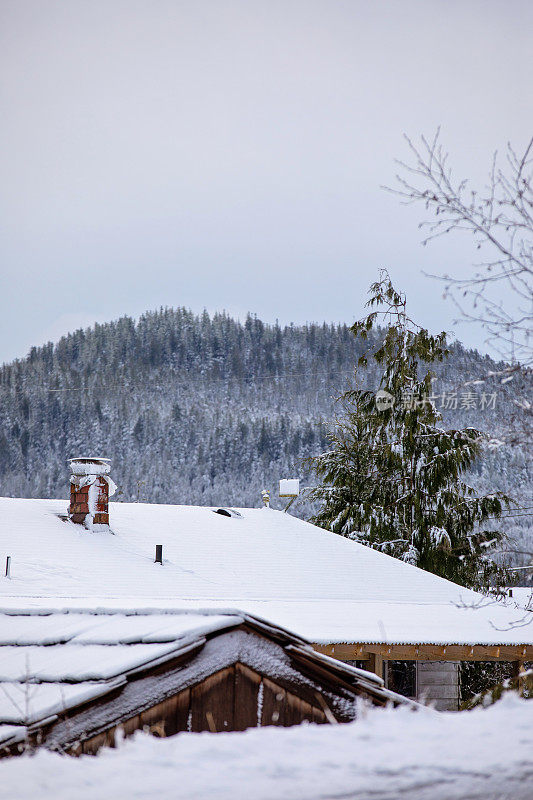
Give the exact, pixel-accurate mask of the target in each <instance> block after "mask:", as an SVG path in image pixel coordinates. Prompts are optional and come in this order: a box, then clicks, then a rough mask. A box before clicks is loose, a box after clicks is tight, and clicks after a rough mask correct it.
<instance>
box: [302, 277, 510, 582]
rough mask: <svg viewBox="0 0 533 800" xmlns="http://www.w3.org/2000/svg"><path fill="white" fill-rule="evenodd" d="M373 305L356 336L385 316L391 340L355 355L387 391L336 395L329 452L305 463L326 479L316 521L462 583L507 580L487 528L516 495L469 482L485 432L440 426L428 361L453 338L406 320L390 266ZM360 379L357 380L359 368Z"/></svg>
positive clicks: (496, 535)
mask: <svg viewBox="0 0 533 800" xmlns="http://www.w3.org/2000/svg"><path fill="white" fill-rule="evenodd" d="M367 306H368V307H370V308H372V309H374V310H372V311H371V312H370V313H369V314H368V315H367V316H366V317H365V318H364V319H363V320H361V321H359V322H357V323H355V325H353V327H352V332H353V333H354V335H355V336H356V337H359V338H360V339H362V340H368V338H369V332H370V331H372V330H373V329H374V328H375V327H376V325H377V321H378V320H379V319H380V318H381V317H384V322H385V325H386V328H385V336H384V337H383V338H382V339H381V340H380V341H379V342H378V344H377V345H374V346H373V348H372V349H371V351H369V352H367V353H364V354H363V355H361V356H360V358H359V359H358V368H361V369H363V370H366V367H367V364H368V360H369V358H370V359H371V360H373V361H374V362H375V364H377V366H378V368H379V370H380V372H381V380H380V387H379V391H378V393H377V394H374V393H373V392H370V391H368V390H363V389H359V388H356V389H352V390H350V391H348V392H346V393H345V394H344V395H342V397H341V398H339V399H340V402H341V409H342V410H341V413H340V414H339V417H338V418H337V420H336V422H335V423H334V425H333V426H332V428H331V430H330V445H331V446H330V449H329V450H328V452H326V453H324V454H322V455H319V456H318V457H315V458H311V459H309V460H308V463H309V464H310V465H312V466H313V467H314V469H315V471H316V473H317V475H318V477H319V480H320V485H319V486H318V487H317V488H315V489H313V490H312V491H311V497H312V498H313V499H314V500H318V501H319V502H320V503H321V507H320V509H319V511H318V513H317V514H316V515H315V516H314V518H313V522H315V523H316V524H318V525H321V526H322V527H324V528H327V529H329V530H332V531H334V532H335V533H339V534H341V535H343V536H347V537H349V538H352V539H355V540H357V541H359V542H361V543H363V544H366V545H369V546H370V547H373V548H376V549H378V550H381V551H383V552H385V553H388V554H390V555H393V556H395V557H397V558H401V559H403V560H404V561H407V562H408V563H411V564H415V565H416V566H419V567H421V568H422V569H426V570H428V571H430V572H434V573H436V574H437V575H441V576H442V577H446V578H449V579H450V580H454V581H456V582H458V583H461V584H463V585H465V586H473V587H477V588H481V587H483V586H487V585H488V583H489V582H490V581H494V580H495V579H496V580H497V579H498V578H501V577H503V574H500V575H498V573H499V572H500V573H501V571H500V570H499V569H498V567H497V566H496V565H495V563H494V561H492V560H491V558H490V553H491V550H493V549H494V546H495V545H497V544H498V543H500V542H501V540H502V534H501V533H500V532H499V531H497V530H496V531H495V530H484V529H483V530H482V529H481V528H480V526H483V523H486V522H489V520H491V519H492V518H494V517H499V516H500V515H501V512H502V507H503V506H504V505H506V504H508V503H509V502H510V501H509V498H508V497H507V496H505V495H504V494H502V493H500V492H494V493H492V494H488V495H485V496H478V495H477V494H476V492H475V491H474V489H472V488H471V487H470V486H469V485H468V484H467V483H466V482H465V481H464V480H463V475H464V473H465V471H466V470H468V469H469V468H471V466H472V464H473V462H474V461H475V459H476V458H478V457H479V455H480V451H481V444H482V440H483V434H481V433H480V431H478V430H477V429H475V428H465V429H464V430H444V429H443V428H441V427H439V425H438V423H439V421H440V419H439V414H438V412H437V410H436V408H435V405H434V403H433V401H432V400H431V381H432V372H431V371H429V369H427V366H428V365H431V364H433V363H435V362H439V361H443V360H444V359H445V358H446V357H447V355H448V350H447V347H446V334H445V333H440V334H439V335H438V336H431V335H430V334H429V333H428V331H427V330H425V329H424V328H421V327H419V326H418V325H416V324H415V323H414V322H413V321H412V320H411V319H409V317H408V316H407V314H406V300H405V296H404V295H403V294H401V293H399V292H397V291H396V290H395V289H394V287H393V285H392V283H391V280H390V278H389V276H388V274H387V273H386V272H385V271H383V272H382V273H381V275H380V280H379V281H377V282H376V283H374V284H372V286H371V288H370V300H369V301H368V303H367ZM372 341H375V339H372ZM355 378H356V384H355V385H356V386H358V372H357V368H356V373H355Z"/></svg>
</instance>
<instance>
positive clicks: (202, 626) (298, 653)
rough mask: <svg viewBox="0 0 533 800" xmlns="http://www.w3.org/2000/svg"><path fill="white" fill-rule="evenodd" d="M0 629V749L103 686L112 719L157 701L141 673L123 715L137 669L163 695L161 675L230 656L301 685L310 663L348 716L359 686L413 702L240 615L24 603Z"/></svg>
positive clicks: (181, 681) (5, 616) (181, 676)
mask: <svg viewBox="0 0 533 800" xmlns="http://www.w3.org/2000/svg"><path fill="white" fill-rule="evenodd" d="M0 631H1V639H0V748H3V747H8V746H11V745H13V744H16V743H17V742H19V741H21V740H22V738H24V737H25V736H26V735H28V733H31V731H34V732H35V730H37V728H39V727H43V726H45V727H46V726H49V725H51V724H54V723H55V722H57V720H58V718H59V717H58V715H60V716H61V715H63V714H64V713H66V712H67V711H72V710H73V709H78V710H79V709H80V707H81V706H84V707H85V708H86V707H87V704H90V703H91V702H92V701H95V700H97V699H98V700H101V699H102V698H105V696H106V695H110V693H112V692H113V693H114V694H113V698H111V700H110V702H111V705H112V709H113V713H114V714H115V713H116V715H117V719H118V718H119V717H120V714H121V709H122V711H123V712H124V715H125V718H130V717H131V716H134V715H135V713H137V712H138V711H139V710H140V709H141V707H142V708H145V707H146V705H147V703H148V705H150V704H151V705H156V704H157V697H156V696H154V695H155V694H156V692H155V690H154V686H153V685H152V684H151V686H152V688H151V690H150V691H149V693H148V695H147V696H145V694H146V693H145V692H144V690H143V688H142V687H143V684H142V681H141V682H140V683H139V684H137V692H136V695H135V698H134V705H133V707H132V708H129V712H130V713H129V716H128V708H127V707H126V706H127V700H126V699H124V697H123V698H122V699H120V697H119V696H118V695H117V692H119V691H121V690H122V689H123V688H124V687H125V686H126V684H130V686H133V685H134V683H135V680H136V677H137V678H138V677H139V676H146V675H150V674H152V675H156V683H157V685H158V687H159V690H160V691H161V692H162V693H163V695H164V696H166V695H168V692H166V684H165V681H167V678H168V677H169V676H170V677H171V678H172V680H173V681H174V684H175V685H174V686H173V690H174V694H175V693H176V692H177V691H181V690H182V689H183V688H186V687H188V686H192V685H195V684H196V683H198V682H199V681H201V680H202V679H204V678H205V677H207V676H209V675H210V674H213V673H216V672H218V671H219V670H220V669H222V668H225V667H227V666H228V665H231V664H234V663H236V662H242V663H245V664H248V665H249V666H251V667H254V668H258V669H259V670H260V672H261V673H262V674H266V675H267V676H268V677H270V678H274V679H278V678H279V679H283V678H291V677H293V676H294V674H297V675H298V679H299V680H300V681H301V682H302V683H303V684H305V685H308V686H311V687H314V688H315V689H316V688H317V685H316V684H315V683H313V675H312V670H313V668H318V671H317V675H321V674H322V675H324V674H325V675H326V678H327V679H328V681H329V682H328V681H326V682H327V683H328V686H330V688H331V686H333V691H334V693H335V682H336V681H337V682H338V687H337V688H338V694H339V696H338V697H337V696H336V695H335V697H336V699H335V697H333V698H332V699H333V701H334V702H333V705H332V706H331V707H332V708H335V707H336V706H335V703H336V704H337V705H338V704H339V703H340V704H341V706H343V704H344V705H346V704H347V705H346V708H345V709H344V710H345V711H347V713H349V714H350V715H351V716H350V718H353V713H355V706H354V702H355V700H356V698H357V697H358V696H360V695H361V694H363V695H365V696H366V697H367V698H373V700H374V701H375V702H377V703H378V704H381V705H384V704H386V703H387V702H393V703H394V704H398V703H407V704H410V705H413V703H412V702H411V701H409V700H406V698H402V697H399V696H398V695H396V694H395V693H394V692H390V691H388V690H387V689H385V687H384V682H383V680H382V678H380V677H378V676H376V675H373V674H372V673H369V672H366V671H365V670H361V669H357V668H355V667H353V666H349V665H345V664H341V663H340V662H338V661H336V660H333V659H330V658H328V657H327V656H324V655H321V654H319V653H316V652H315V651H314V650H313V648H312V646H311V644H310V643H308V642H306V641H305V640H303V639H302V638H301V637H299V636H296V635H294V634H291V633H290V632H288V631H286V630H284V629H282V628H279V627H278V626H275V625H271V624H269V623H267V622H265V621H264V620H261V619H258V618H255V617H252V616H251V615H249V614H236V613H233V614H220V613H218V612H217V611H216V610H214V611H211V612H210V611H209V610H204V611H203V612H201V613H199V612H187V611H180V610H178V609H174V610H172V611H169V612H167V613H165V614H157V613H150V612H149V611H146V612H142V611H135V612H133V613H132V612H131V611H130V612H129V613H122V612H116V611H112V610H92V611H91V610H86V611H84V612H82V613H80V612H69V611H57V612H52V613H48V612H44V611H43V610H42V609H39V610H36V609H31V608H28V609H24V610H22V609H19V610H18V611H17V612H14V611H3V612H0ZM177 659H178V660H177ZM184 659H185V660H184ZM301 662H303V663H305V664H306V665H307V667H308V668H310V669H311V674H310V675H307V672H306V674H305V675H304V674H302V673H300V672H298V665H299V663H301ZM176 665H179V666H176ZM165 670H166V672H165ZM154 671H156V672H154ZM295 671H296V672H295ZM165 675H166V677H165ZM131 681H133V684H132V683H131ZM152 683H153V682H152ZM167 683H168V681H167ZM139 686H140V688H139ZM346 687H347V688H348V694H346V691H345V690H346ZM328 691H329V690H328ZM165 693H166V694H165ZM130 694H131V692H130ZM117 698H118V699H117ZM130 701H131V698H130ZM128 702H129V701H128ZM124 703H126V706H124V709H123V708H122V706H123V705H124ZM121 704H122V705H121ZM130 705H131V703H130ZM343 707H344V706H343ZM82 713H83V712H82ZM69 735H70V734H69Z"/></svg>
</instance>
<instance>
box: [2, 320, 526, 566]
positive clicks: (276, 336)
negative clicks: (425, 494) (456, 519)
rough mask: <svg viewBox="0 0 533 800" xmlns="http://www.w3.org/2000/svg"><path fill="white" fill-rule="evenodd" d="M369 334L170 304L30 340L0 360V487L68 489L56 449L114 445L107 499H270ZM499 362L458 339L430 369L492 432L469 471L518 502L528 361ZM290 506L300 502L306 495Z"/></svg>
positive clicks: (522, 535)
mask: <svg viewBox="0 0 533 800" xmlns="http://www.w3.org/2000/svg"><path fill="white" fill-rule="evenodd" d="M371 344H372V340H370V342H366V343H364V342H360V341H357V340H356V339H355V338H354V336H353V334H352V333H351V331H350V329H349V327H348V326H347V325H327V324H323V325H316V324H309V325H305V326H286V327H280V326H279V325H267V324H265V323H263V322H261V321H260V320H259V319H257V318H256V317H252V316H248V317H247V319H246V321H245V322H244V323H242V324H241V323H240V322H238V321H235V320H234V319H232V318H230V317H229V316H227V315H225V314H216V315H214V316H213V317H210V316H209V315H208V314H207V313H204V314H202V315H200V316H196V315H194V314H193V313H192V312H190V311H188V310H186V309H183V308H180V309H161V310H159V311H155V312H150V313H146V314H145V315H143V316H142V317H141V318H140V319H139V320H138V321H137V322H136V321H134V320H133V319H131V318H129V317H123V318H121V319H119V320H118V321H116V322H110V323H107V324H103V325H100V324H98V325H95V326H94V328H92V329H88V330H85V331H82V330H79V331H76V332H75V333H72V334H70V335H68V336H65V337H63V338H62V339H61V340H60V341H59V342H58V343H57V344H56V345H53V344H51V343H49V344H46V345H44V346H43V347H34V348H32V350H31V352H30V353H29V355H28V357H27V358H25V359H21V360H17V361H15V362H13V363H12V364H8V365H4V366H3V367H2V369H1V370H0V398H1V402H0V492H1V493H2V494H3V495H11V496H21V497H64V498H66V497H67V481H68V472H67V466H66V460H67V458H69V457H72V456H79V455H101V456H106V457H109V458H111V459H112V464H113V466H112V474H113V478H114V480H115V481H116V482H117V483H118V486H119V492H118V493H117V497H116V498H115V499H117V500H118V501H131V500H137V499H139V500H146V501H149V502H154V503H185V504H189V503H192V504H207V505H237V506H247V505H249V506H255V505H258V504H259V502H260V493H261V490H262V489H264V488H267V489H269V490H270V491H271V494H272V498H273V505H274V506H276V505H277V507H280V505H281V501H279V500H278V499H277V497H276V486H277V481H278V480H279V478H282V477H293V476H299V477H301V478H303V480H304V483H305V484H309V482H310V481H311V480H312V478H310V476H308V475H305V473H304V472H303V470H302V467H301V463H300V461H301V459H302V458H303V457H305V456H308V455H313V454H317V453H319V452H321V451H322V450H323V449H324V448H325V447H326V446H327V442H326V425H325V423H327V422H328V421H330V420H332V419H333V418H334V415H335V398H336V397H338V395H339V394H340V393H341V392H342V391H343V390H345V389H346V388H347V387H348V386H349V385H352V384H353V371H354V365H355V362H356V359H357V357H358V356H359V355H361V353H362V352H363V350H366V349H367V348H368V347H369V345H371ZM501 366H502V365H498V364H495V363H494V362H493V361H492V360H491V359H489V358H488V357H487V356H482V355H480V354H479V353H478V352H477V351H472V350H467V349H465V348H463V347H462V346H461V345H460V344H454V345H453V346H452V348H451V354H450V357H449V358H448V360H447V361H446V362H445V363H444V364H442V365H439V366H438V367H437V368H436V372H437V377H436V379H435V382H434V402H435V403H436V405H437V408H439V410H441V412H442V416H443V425H444V426H446V427H454V428H455V427H465V426H468V425H473V426H475V427H477V428H479V429H481V430H483V431H485V432H487V433H488V434H489V435H490V437H491V440H492V441H491V442H489V444H488V445H487V446H486V447H485V450H484V457H483V459H482V460H480V461H479V462H478V463H477V464H476V467H475V471H474V473H473V474H472V475H471V476H470V479H471V481H472V483H473V484H474V485H476V487H478V488H480V489H482V490H483V491H491V490H496V489H499V490H503V491H505V492H507V493H508V494H510V495H512V496H514V497H516V499H517V500H518V502H519V505H520V507H521V508H528V507H530V506H531V505H533V503H532V501H531V478H532V476H531V472H530V470H531V461H530V459H528V454H527V452H526V449H527V446H528V442H527V420H526V418H525V415H526V414H527V413H528V412H527V409H526V408H525V406H527V401H525V400H524V398H527V396H528V394H530V390H531V375H530V374H529V375H525V376H524V375H523V374H520V373H519V374H516V375H515V376H514V377H513V379H512V380H508V379H505V378H504V379H503V381H502V378H501V377H499V376H497V375H496V376H492V377H491V376H490V373H491V372H498V370H499V369H501ZM374 370H375V368H374V367H373V366H372V365H370V366H369V367H368V368H367V370H366V372H365V376H364V385H365V386H366V387H367V388H369V389H377V388H378V386H379V378H378V376H377V373H376V372H375V371H374ZM528 470H529V471H528ZM293 509H294V512H295V513H297V514H299V515H301V516H307V515H308V514H309V512H310V508H309V507H308V506H306V504H305V502H300V503H299V504H297V505H295V506H294V507H293ZM528 511H530V509H529V508H528ZM526 513H527V512H526V511H522V510H516V511H514V512H510V514H512V516H511V515H509V516H506V517H505V519H504V520H503V521H502V527H503V528H504V530H505V531H506V532H507V533H508V534H509V535H510V537H511V538H512V539H513V541H514V545H513V547H514V548H515V549H516V550H519V551H521V552H522V555H521V554H517V555H515V556H513V561H514V563H516V564H521V563H528V561H529V560H530V558H531V554H530V551H532V550H533V529H532V528H531V527H530V524H531V523H530V520H531V519H533V518H532V517H531V516H527V515H526ZM528 554H529V555H528Z"/></svg>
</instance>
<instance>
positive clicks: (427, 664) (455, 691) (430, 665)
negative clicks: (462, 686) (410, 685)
mask: <svg viewBox="0 0 533 800" xmlns="http://www.w3.org/2000/svg"><path fill="white" fill-rule="evenodd" d="M417 684H418V686H417V696H418V699H419V700H425V701H426V702H428V703H431V704H433V705H434V706H435V708H436V709H437V711H457V710H458V708H459V663H458V662H457V661H419V662H418V671H417Z"/></svg>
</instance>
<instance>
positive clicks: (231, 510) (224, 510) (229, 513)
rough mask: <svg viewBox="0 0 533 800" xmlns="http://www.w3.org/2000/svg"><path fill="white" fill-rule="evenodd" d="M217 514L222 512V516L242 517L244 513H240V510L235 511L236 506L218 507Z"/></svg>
mask: <svg viewBox="0 0 533 800" xmlns="http://www.w3.org/2000/svg"><path fill="white" fill-rule="evenodd" d="M215 514H220V516H221V517H241V516H242V514H239V512H238V511H235V509H234V508H217V509H216V510H215Z"/></svg>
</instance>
